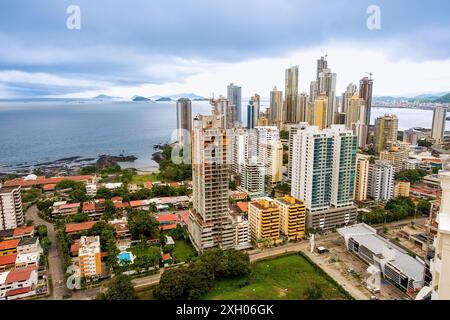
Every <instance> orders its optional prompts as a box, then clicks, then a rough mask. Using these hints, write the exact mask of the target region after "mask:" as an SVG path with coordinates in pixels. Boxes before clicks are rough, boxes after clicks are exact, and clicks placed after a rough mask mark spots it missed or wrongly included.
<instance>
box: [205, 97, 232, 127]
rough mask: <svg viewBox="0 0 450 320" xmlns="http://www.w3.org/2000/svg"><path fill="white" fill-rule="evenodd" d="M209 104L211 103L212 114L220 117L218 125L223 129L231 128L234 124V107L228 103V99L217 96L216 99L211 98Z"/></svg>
mask: <svg viewBox="0 0 450 320" xmlns="http://www.w3.org/2000/svg"><path fill="white" fill-rule="evenodd" d="M210 104H211V105H212V107H213V109H212V114H213V115H214V116H215V117H218V118H220V122H221V124H220V126H221V127H222V128H224V129H231V128H234V126H235V120H234V118H235V107H234V105H232V104H230V103H229V102H228V100H227V99H226V98H225V97H223V96H219V98H218V99H211V100H210Z"/></svg>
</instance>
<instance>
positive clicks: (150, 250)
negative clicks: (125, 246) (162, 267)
mask: <svg viewBox="0 0 450 320" xmlns="http://www.w3.org/2000/svg"><path fill="white" fill-rule="evenodd" d="M130 250H131V252H132V253H133V254H134V255H135V256H136V257H143V256H154V255H155V254H158V253H160V252H161V249H160V248H159V246H136V247H131V248H130Z"/></svg>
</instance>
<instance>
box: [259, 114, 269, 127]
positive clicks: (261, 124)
mask: <svg viewBox="0 0 450 320" xmlns="http://www.w3.org/2000/svg"><path fill="white" fill-rule="evenodd" d="M268 125H269V119H267V118H266V116H264V115H262V116H261V117H260V118H259V119H258V127H265V126H268Z"/></svg>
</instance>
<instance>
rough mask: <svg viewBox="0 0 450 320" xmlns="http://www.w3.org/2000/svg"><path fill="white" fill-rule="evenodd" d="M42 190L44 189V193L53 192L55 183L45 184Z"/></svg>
mask: <svg viewBox="0 0 450 320" xmlns="http://www.w3.org/2000/svg"><path fill="white" fill-rule="evenodd" d="M42 189H44V191H52V190H55V189H56V183H50V184H46V185H45V186H44V187H43V188H42Z"/></svg>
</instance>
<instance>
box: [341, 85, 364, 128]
mask: <svg viewBox="0 0 450 320" xmlns="http://www.w3.org/2000/svg"><path fill="white" fill-rule="evenodd" d="M344 110H345V126H346V127H347V129H352V125H353V124H354V123H357V122H360V123H364V122H365V121H366V113H365V112H366V106H365V102H364V100H363V99H361V98H360V97H359V95H358V93H355V94H354V95H353V96H352V97H350V99H348V100H347V101H346V109H344Z"/></svg>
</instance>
